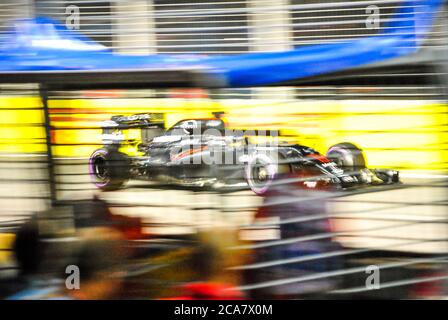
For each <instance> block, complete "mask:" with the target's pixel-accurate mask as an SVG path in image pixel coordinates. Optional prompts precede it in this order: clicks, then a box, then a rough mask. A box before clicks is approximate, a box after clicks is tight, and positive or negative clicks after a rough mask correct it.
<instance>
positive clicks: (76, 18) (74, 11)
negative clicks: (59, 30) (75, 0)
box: [65, 5, 81, 30]
mask: <svg viewBox="0 0 448 320" xmlns="http://www.w3.org/2000/svg"><path fill="white" fill-rule="evenodd" d="M65 15H66V18H65V26H66V27H67V29H71V30H79V29H80V28H81V12H80V10H79V7H78V6H75V5H70V6H67V7H66V8H65Z"/></svg>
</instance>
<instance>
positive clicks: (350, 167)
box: [327, 142, 366, 171]
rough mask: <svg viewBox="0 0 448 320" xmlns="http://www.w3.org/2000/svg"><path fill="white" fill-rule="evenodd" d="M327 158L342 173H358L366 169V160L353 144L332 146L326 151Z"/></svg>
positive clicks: (360, 150) (345, 143)
mask: <svg viewBox="0 0 448 320" xmlns="http://www.w3.org/2000/svg"><path fill="white" fill-rule="evenodd" d="M327 158H328V159H330V160H331V161H333V162H335V163H336V164H337V165H338V167H340V168H341V169H343V170H344V171H359V170H361V169H365V168H366V159H365V157H364V153H363V152H362V149H360V148H358V147H357V146H355V145H354V144H353V143H349V142H344V143H338V144H336V145H334V146H332V147H331V148H330V149H328V151H327Z"/></svg>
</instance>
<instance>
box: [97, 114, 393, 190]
mask: <svg viewBox="0 0 448 320" xmlns="http://www.w3.org/2000/svg"><path fill="white" fill-rule="evenodd" d="M102 129H103V135H102V138H103V144H104V146H103V147H102V148H101V149H98V150H96V151H95V152H93V154H92V155H91V156H90V159H89V170H90V175H91V177H92V179H93V182H94V184H95V185H96V186H97V187H98V188H100V189H103V190H116V189H119V188H120V187H122V186H123V185H124V184H125V183H126V181H127V180H129V179H131V178H132V179H136V178H140V179H146V180H151V181H157V182H162V183H169V184H171V183H175V184H179V185H182V186H198V187H206V186H210V187H215V188H219V187H223V186H232V185H239V186H241V185H244V186H248V187H249V188H250V189H251V190H252V191H254V192H255V193H256V194H263V193H265V192H266V191H267V190H268V189H269V186H270V185H272V183H273V182H274V180H276V179H277V178H278V177H279V176H282V175H284V176H289V177H291V176H292V177H296V178H297V179H298V180H297V181H298V182H299V183H301V184H302V185H303V186H304V187H306V188H316V187H319V186H329V187H335V188H342V189H345V188H350V187H355V186H360V185H370V184H393V183H398V182H399V174H398V171H395V170H388V169H381V170H380V169H376V170H373V169H367V168H366V165H365V158H364V155H363V152H362V150H361V149H359V148H358V147H357V146H355V145H354V144H351V143H340V144H337V145H334V146H333V147H331V148H330V149H329V150H328V152H327V154H326V156H324V155H321V154H319V153H318V152H317V151H315V150H313V149H311V148H309V147H306V146H302V145H298V144H286V143H280V142H276V141H274V142H273V140H276V139H273V137H272V135H269V136H268V137H267V139H266V141H267V142H264V143H257V144H252V143H250V142H249V137H248V136H247V135H245V134H243V133H242V132H241V131H236V132H235V131H232V130H229V129H227V128H226V127H225V123H224V121H223V120H222V119H221V114H220V113H216V114H215V118H211V119H187V120H182V121H179V122H178V123H176V124H175V125H174V126H173V127H171V128H169V129H168V130H165V129H164V121H163V114H157V113H144V114H135V115H131V116H113V117H112V118H111V120H109V121H105V122H104V123H103V125H102ZM129 129H138V130H140V131H141V137H140V139H129V138H126V137H125V135H124V132H125V131H127V130H129ZM129 145H134V146H135V148H136V149H137V150H138V154H136V155H132V156H130V155H128V154H126V153H125V152H123V150H124V149H125V147H126V146H129Z"/></svg>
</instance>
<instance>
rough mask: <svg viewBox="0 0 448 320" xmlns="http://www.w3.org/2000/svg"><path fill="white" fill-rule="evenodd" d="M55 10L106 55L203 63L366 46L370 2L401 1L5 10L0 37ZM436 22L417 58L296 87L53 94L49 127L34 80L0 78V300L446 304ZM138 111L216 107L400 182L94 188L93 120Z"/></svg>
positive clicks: (445, 86)
mask: <svg viewBox="0 0 448 320" xmlns="http://www.w3.org/2000/svg"><path fill="white" fill-rule="evenodd" d="M67 5H74V6H77V7H78V8H79V12H80V15H81V16H80V20H79V22H80V26H79V29H75V31H79V32H81V33H82V34H84V35H86V36H88V37H90V38H91V39H92V41H95V42H98V43H100V44H102V45H104V46H106V47H108V48H110V49H111V50H113V52H114V53H125V54H137V55H147V54H152V53H154V54H159V53H170V54H179V53H188V54H211V55H215V54H238V53H248V52H266V51H285V50H289V49H294V48H300V47H303V46H306V45H318V44H325V43H327V44H328V43H346V42H349V41H352V40H353V39H354V38H356V39H362V38H365V37H370V36H375V35H377V33H378V32H379V31H378V30H377V29H370V28H367V27H366V18H367V17H368V13H367V11H366V7H367V6H370V5H375V6H377V7H378V8H379V12H380V16H379V17H380V27H381V28H383V29H382V30H384V28H386V30H387V25H388V22H389V20H390V18H391V17H393V16H394V14H395V12H396V10H397V8H401V7H400V5H402V2H401V1H356V2H344V1H334V2H333V1H314V0H288V1H287V0H280V1H278V0H277V1H271V0H257V1H251V0H238V1H224V0H213V1H211V0H201V1H189V0H183V1H172V0H137V1H128V0H122V1H118V0H117V1H85V0H84V1H61V0H35V1H28V0H22V1H12V0H11V1H10V0H4V1H2V4H1V5H0V40H1V39H3V38H4V35H6V30H7V27H8V26H9V25H10V22H11V21H14V20H16V19H17V18H35V17H37V16H49V17H51V18H54V19H56V20H57V21H59V22H60V23H61V24H64V23H65V22H66V19H67V18H68V17H67V13H66V10H65V9H66V6H67ZM416 9H418V8H416ZM447 12H448V11H447V6H446V3H445V5H444V6H443V7H442V8H441V9H440V10H439V11H438V12H437V20H436V22H435V24H434V26H433V28H432V29H431V30H428V32H427V34H426V36H427V37H426V38H425V41H424V42H423V43H422V44H421V45H422V46H421V47H422V50H423V49H424V50H430V51H425V52H429V54H427V55H425V54H423V57H425V58H424V59H427V57H431V58H430V59H429V60H430V61H428V60H418V59H420V58H421V56H418V55H415V56H406V57H405V59H407V60H404V62H403V61H401V62H400V61H398V62H400V63H401V64H400V66H399V67H397V66H392V67H391V66H387V67H382V68H381V67H380V68H378V69H369V70H360V71H359V73H356V74H349V75H348V76H347V75H341V74H338V75H335V76H334V77H332V78H328V79H316V80H315V81H316V82H315V83H311V84H306V85H297V84H296V85H292V84H291V85H289V84H283V85H282V86H276V87H257V88H253V87H246V88H227V89H202V88H194V89H187V88H166V89H149V88H148V89H142V88H139V89H132V90H125V89H114V90H61V89H57V90H49V91H48V92H47V93H48V118H47V117H46V110H45V108H44V104H43V100H42V99H41V97H40V93H42V91H39V89H40V88H39V86H38V85H37V84H20V85H19V84H1V85H0V207H1V209H0V298H10V299H113V298H118V299H256V298H261V299H265V298H267V299H272V298H275V299H277V298H279V299H296V298H325V299H332V298H341V299H372V298H375V299H403V298H411V299H413V298H416V299H427V298H435V299H446V298H447V296H448V293H447V278H448V270H447V261H448V257H447V252H448V216H447V213H448V210H447V207H448V203H447V187H448V185H447V184H448V165H447V164H448V161H447V160H448V148H447V146H448V145H447V141H448V139H447V138H448V109H447V106H448V78H447V75H448V64H447V61H446V57H447V56H448V55H447V54H446V53H447V52H448V41H447V39H448V23H447V21H448V19H447ZM388 19H389V20H388ZM406 21H407V22H409V21H408V20H406ZM389 26H390V25H389ZM392 31H394V32H398V31H397V30H391V31H390V32H392ZM424 50H423V51H424ZM419 52H420V51H419ZM431 59H434V61H432V60H431ZM398 62H397V63H398ZM403 65H407V66H408V67H409V68H408V67H406V68H404V67H403ZM423 65H424V66H423ZM272 72H273V73H275V70H272ZM137 113H151V114H152V113H157V114H161V115H162V117H163V129H168V128H171V127H172V126H173V125H175V124H176V123H178V122H179V121H181V120H184V119H205V118H206V119H210V118H213V117H217V116H216V113H219V117H221V119H223V121H225V123H226V126H227V127H226V129H237V130H242V131H243V130H244V131H248V130H252V131H254V132H258V131H263V130H267V131H269V130H275V131H278V132H279V137H278V139H279V140H280V141H282V142H283V141H285V142H288V143H291V144H300V145H304V146H308V147H311V148H313V149H315V150H316V152H319V153H320V154H322V155H325V154H326V153H327V150H328V149H329V148H330V147H331V146H334V145H335V144H338V143H341V142H351V143H353V144H354V145H356V146H359V147H360V148H362V149H363V152H364V154H365V158H366V161H367V163H366V165H367V167H368V168H375V169H389V168H390V169H394V170H399V172H400V180H401V183H394V184H392V183H391V184H380V183H378V181H373V183H371V184H370V185H368V186H361V187H354V188H353V187H352V188H350V187H349V188H346V189H344V190H342V189H340V188H330V187H329V186H328V185H327V183H328V181H324V182H322V184H321V181H319V182H316V181H315V180H313V179H311V180H310V179H307V178H309V177H310V176H312V178H316V173H315V172H307V170H306V169H304V171H303V172H300V174H299V175H297V174H290V173H289V172H288V173H285V172H278V175H276V176H275V179H274V180H273V182H272V186H271V187H270V188H269V189H268V191H267V192H265V193H264V194H262V195H257V194H255V193H254V192H252V191H251V190H250V189H249V188H248V186H247V184H246V181H245V180H244V179H242V178H241V177H240V180H238V181H236V182H238V183H235V184H234V185H231V186H222V185H220V184H219V183H217V184H215V185H213V186H212V187H205V186H200V187H192V186H190V185H188V186H187V183H186V181H185V180H183V179H178V180H180V182H181V183H179V181H175V182H174V181H172V180H170V179H165V180H157V181H156V180H150V179H130V180H129V181H128V182H127V183H126V184H125V185H124V186H123V187H122V188H120V189H119V190H114V191H101V190H100V189H98V188H96V187H95V185H94V184H93V183H92V179H91V172H89V156H90V155H91V154H92V153H93V152H94V150H96V149H98V148H102V147H103V146H104V141H102V137H101V134H102V133H104V132H103V130H104V128H102V127H101V123H102V122H104V121H108V120H111V117H112V116H116V115H123V116H127V115H134V114H137ZM212 113H215V115H213V114H212ZM48 133H49V136H47V134H48ZM123 135H124V140H125V143H123V144H122V145H120V147H119V150H120V152H122V153H124V154H126V155H128V156H129V157H132V158H133V159H140V157H143V155H144V154H143V152H142V151H141V147H142V143H143V142H144V141H143V140H144V139H149V138H148V137H145V136H144V134H143V133H142V130H141V129H137V128H131V129H129V130H123ZM151 138H152V137H151ZM247 138H248V140H249V141H250V142H251V143H254V144H255V143H257V142H260V141H257V140H256V137H253V136H251V137H247ZM49 148H50V149H49ZM49 150H50V151H51V152H50V153H49V152H48V151H49ZM319 157H320V156H319ZM319 157H317V158H319ZM328 161H330V160H328ZM285 162H287V161H283V162H282V161H281V162H280V164H283V165H284V164H285ZM353 167H355V166H354V165H353ZM352 169H353V168H352ZM355 169H356V168H355ZM311 171H312V170H311ZM346 171H350V170H349V169H347V170H346ZM259 173H260V171H259ZM263 174H266V173H263V172H261V174H260V176H262V175H263ZM364 174H365V175H368V173H366V172H365V171H364ZM318 175H320V177H322V176H323V178H325V175H322V173H321V172H319V173H318ZM368 178H370V179H372V177H371V176H368ZM323 180H324V179H323ZM373 180H374V179H373ZM67 266H76V267H78V268H79V269H80V270H81V275H83V274H84V275H85V276H81V279H80V283H81V290H69V289H67V282H66V280H67V279H68V278H67V277H68V276H69V275H71V273H66V270H67V269H66V268H67ZM372 266H373V269H368V267H372ZM368 270H377V271H378V272H379V273H378V274H379V286H380V288H379V289H378V290H373V289H372V288H371V287H368V286H366V283H367V282H368V277H369V276H371V275H374V272H371V273H369V272H368ZM70 279H72V278H70ZM72 280H73V279H72ZM366 281H367V282H366ZM68 284H69V285H73V286H74V285H76V281H69V282H68Z"/></svg>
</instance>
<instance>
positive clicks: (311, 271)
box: [246, 175, 341, 298]
mask: <svg viewBox="0 0 448 320" xmlns="http://www.w3.org/2000/svg"><path fill="white" fill-rule="evenodd" d="M294 178H297V177H291V176H289V175H288V176H286V175H284V176H279V177H278V178H277V180H276V182H277V183H275V184H274V185H273V186H271V188H270V189H269V191H268V192H267V193H266V194H265V195H264V199H263V204H262V206H261V207H260V208H259V209H258V212H257V214H256V216H255V221H254V225H255V226H256V224H257V223H262V224H259V226H256V227H255V229H256V230H257V232H258V237H257V241H265V244H266V243H267V244H269V245H267V246H265V247H262V248H257V249H255V250H254V252H253V257H254V261H253V263H258V262H263V263H269V262H275V264H273V265H271V266H257V267H255V268H253V269H249V270H247V274H246V281H247V282H248V283H249V284H250V283H263V282H267V281H272V280H282V279H291V278H297V277H301V276H309V275H317V274H318V273H324V272H328V271H332V270H337V269H339V265H340V264H341V261H340V259H338V258H335V257H324V256H323V254H325V253H328V252H332V251H336V250H338V249H339V244H338V243H336V242H335V241H334V240H333V239H332V236H331V225H330V220H329V217H328V213H329V206H328V204H327V201H326V200H325V199H326V197H327V196H328V195H329V191H325V190H321V189H319V188H318V187H315V188H313V189H309V188H308V187H306V186H305V185H304V184H302V183H291V182H288V183H283V182H284V181H288V180H289V181H291V180H294ZM283 179H284V180H283ZM260 232H261V234H264V235H265V237H260ZM285 240H286V241H287V242H282V241H285ZM291 259H304V260H303V261H297V262H295V261H291ZM307 259H308V260H307ZM335 285H336V283H335V281H334V280H333V279H332V278H328V277H322V279H315V280H307V281H297V282H293V283H288V284H282V285H276V286H270V287H266V288H263V289H259V290H255V291H252V292H251V296H252V297H254V298H300V297H306V296H310V295H311V296H315V297H319V295H320V294H321V293H323V292H326V291H328V290H330V289H331V288H333V287H334V286H335Z"/></svg>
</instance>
